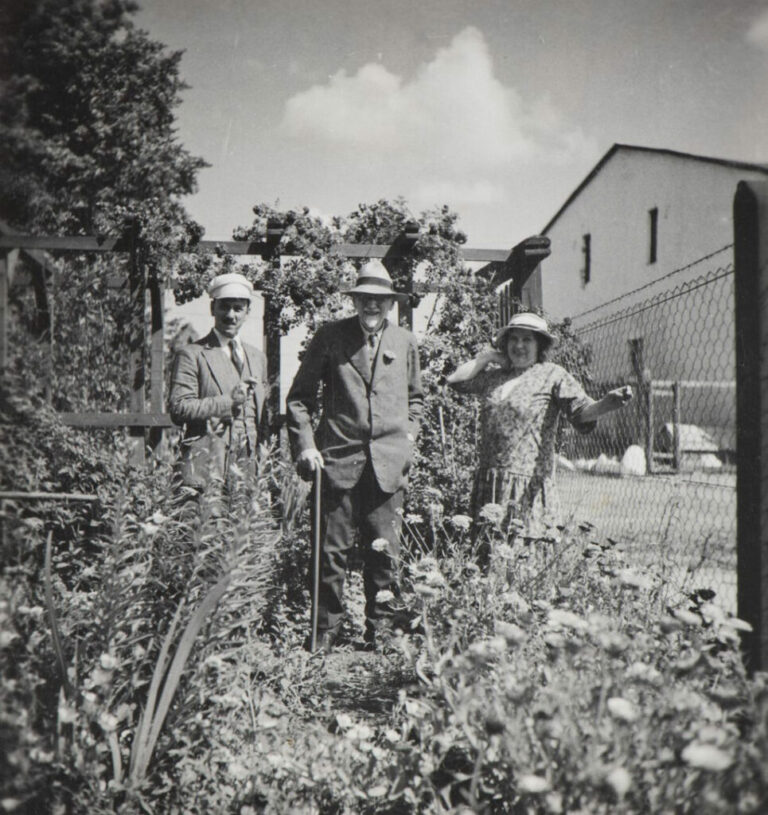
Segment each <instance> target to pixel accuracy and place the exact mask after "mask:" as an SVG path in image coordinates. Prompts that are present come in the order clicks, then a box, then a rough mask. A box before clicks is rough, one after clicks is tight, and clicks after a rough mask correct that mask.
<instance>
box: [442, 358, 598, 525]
mask: <svg viewBox="0 0 768 815" xmlns="http://www.w3.org/2000/svg"><path fill="white" fill-rule="evenodd" d="M453 387H454V388H455V389H456V390H458V391H460V392H462V393H472V394H476V395H478V396H481V397H483V399H482V403H481V407H480V441H479V449H478V468H477V471H476V473H475V484H474V492H473V499H472V504H473V512H474V514H475V516H477V514H478V513H479V511H480V509H481V508H482V507H483V506H484V505H485V504H489V503H494V504H500V505H501V506H503V507H504V508H505V510H506V512H505V515H506V519H507V522H508V521H509V520H510V519H512V518H518V519H520V520H522V521H523V522H525V523H526V525H527V527H528V534H532V535H538V534H542V533H543V531H544V529H545V527H546V525H547V524H548V523H552V522H554V521H555V520H556V518H557V514H558V505H557V496H556V493H555V489H554V471H555V441H556V438H557V427H558V422H559V419H560V415H561V414H562V415H563V416H565V418H566V419H567V420H568V421H569V422H570V423H571V424H572V425H573V426H574V427H575V428H576V430H578V431H579V432H581V433H589V432H590V431H591V430H593V429H594V427H595V422H583V421H580V420H579V414H580V413H581V411H582V410H583V409H584V408H585V407H586V406H587V405H591V404H593V400H592V399H590V398H589V397H588V396H587V395H586V393H584V390H583V388H582V387H581V385H580V384H579V383H578V382H577V381H576V379H574V377H573V376H571V374H569V373H568V372H567V371H566V370H565V369H563V368H561V367H560V366H559V365H555V364H554V363H552V362H539V363H537V364H535V365H532V366H531V367H530V368H528V369H527V370H525V371H523V372H522V373H521V374H516V373H514V372H512V371H509V370H506V369H504V368H491V369H486V370H484V371H481V372H480V373H479V374H478V375H477V376H475V377H474V378H472V379H468V380H465V381H464V382H455V383H453Z"/></svg>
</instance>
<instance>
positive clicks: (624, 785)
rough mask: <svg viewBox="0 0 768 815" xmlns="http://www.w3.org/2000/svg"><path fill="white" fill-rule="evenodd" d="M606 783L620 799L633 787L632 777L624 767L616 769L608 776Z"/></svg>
mask: <svg viewBox="0 0 768 815" xmlns="http://www.w3.org/2000/svg"><path fill="white" fill-rule="evenodd" d="M605 782H606V784H608V786H609V787H612V788H613V791H614V792H615V793H616V795H617V796H618V797H619V798H623V797H624V796H625V795H626V794H627V793H628V792H629V788H630V787H631V786H632V776H631V775H630V774H629V773H628V772H627V771H626V770H625V769H624V767H614V768H613V769H612V770H611V771H610V772H609V773H608V774H607V775H606V776H605Z"/></svg>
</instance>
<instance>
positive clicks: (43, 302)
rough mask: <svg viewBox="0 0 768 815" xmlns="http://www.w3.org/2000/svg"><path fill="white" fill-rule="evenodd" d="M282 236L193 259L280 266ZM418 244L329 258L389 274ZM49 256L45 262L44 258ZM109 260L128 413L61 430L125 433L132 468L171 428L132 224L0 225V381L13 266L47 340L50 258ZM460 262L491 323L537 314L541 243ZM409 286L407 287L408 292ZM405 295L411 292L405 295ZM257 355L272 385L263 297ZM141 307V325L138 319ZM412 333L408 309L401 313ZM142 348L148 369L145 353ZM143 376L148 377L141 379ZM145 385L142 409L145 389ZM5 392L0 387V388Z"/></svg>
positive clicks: (349, 250)
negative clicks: (125, 291)
mask: <svg viewBox="0 0 768 815" xmlns="http://www.w3.org/2000/svg"><path fill="white" fill-rule="evenodd" d="M283 232H284V226H283V224H281V223H279V222H277V221H270V222H269V223H268V225H267V234H266V236H265V238H264V239H263V240H260V241H200V242H199V243H198V244H197V245H196V247H195V249H194V250H193V251H195V252H198V253H206V252H209V253H212V252H222V251H223V252H225V253H227V254H230V255H238V256H249V255H250V256H256V257H260V258H262V259H263V260H269V261H272V262H278V263H279V261H280V251H279V244H280V239H281V237H282V235H283ZM418 237H419V229H418V224H415V223H409V224H407V225H406V227H405V229H404V230H403V232H402V233H401V234H400V235H399V236H398V237H397V238H396V239H395V240H394V241H393V242H392V243H391V244H364V243H343V244H339V245H337V246H334V247H333V249H332V251H333V252H334V253H336V254H338V255H342V256H343V257H346V258H349V259H358V260H359V259H363V258H379V259H381V261H382V262H383V263H384V265H385V266H386V267H388V268H389V269H390V271H391V270H393V269H394V268H395V267H396V266H397V264H398V263H401V262H402V261H403V260H404V259H405V258H407V257H408V256H409V254H410V253H411V252H412V250H413V247H414V245H415V243H416V241H417V239H418ZM49 253H50V254H49ZM110 253H117V254H122V255H127V256H128V260H129V263H128V283H129V287H130V297H131V302H132V304H133V309H132V319H131V330H130V335H129V336H130V339H129V353H130V376H131V387H130V409H129V410H128V411H127V412H121V413H118V412H114V413H62V414H61V419H62V421H63V422H64V424H67V425H70V426H72V427H82V428H118V427H125V428H128V431H129V434H130V435H131V437H133V439H134V440H135V444H134V448H133V449H134V457H135V460H136V461H137V462H138V461H142V460H143V459H144V454H145V448H146V441H147V438H146V436H147V434H149V443H150V445H151V446H152V447H154V446H155V445H156V444H157V443H158V442H159V440H160V439H161V437H162V431H163V429H164V428H168V427H172V426H173V425H172V422H171V419H170V416H169V415H168V414H167V413H166V412H165V396H164V393H163V384H164V378H165V373H164V342H165V336H164V332H165V326H164V313H163V298H164V290H163V284H162V281H161V279H160V277H159V275H158V274H157V273H156V270H154V269H148V268H146V266H145V263H144V261H143V257H144V253H143V252H142V251H141V241H140V238H139V234H138V224H137V223H136V222H135V221H133V222H129V224H128V225H127V228H126V230H125V232H124V233H123V234H122V235H119V236H96V235H71V236H66V235H58V236H40V235H23V234H17V233H14V232H13V231H12V230H10V229H9V228H8V226H7V225H6V224H3V223H1V222H0V377H2V381H3V383H4V381H5V371H6V368H7V359H8V294H9V289H10V285H11V282H12V280H13V276H14V271H15V267H16V265H17V263H18V262H19V259H21V260H22V261H23V262H24V265H25V267H26V268H28V269H29V271H30V274H31V279H32V285H33V288H34V292H35V301H36V306H37V320H36V329H35V330H36V333H37V335H38V336H40V337H45V336H46V335H47V334H49V333H50V320H51V316H50V306H49V300H48V289H47V280H48V277H49V276H50V274H51V272H52V270H53V269H54V268H55V267H54V265H53V262H52V260H51V256H52V255H67V254H69V255H82V254H110ZM460 255H461V258H462V260H464V261H466V262H474V263H484V264H485V266H483V267H482V268H481V269H480V270H479V272H478V274H483V275H485V276H488V277H490V278H491V280H492V283H493V284H494V285H495V286H497V287H498V291H499V319H500V320H501V321H504V322H505V321H506V320H507V319H508V317H509V315H510V314H511V309H512V303H513V302H514V301H521V302H522V303H523V304H524V305H527V306H529V307H540V306H541V273H540V269H539V264H540V263H541V261H542V260H544V258H546V257H547V256H548V255H549V239H548V238H546V237H540V236H536V237H532V238H528V239H526V240H524V241H522V242H521V243H519V244H517V246H515V247H514V248H513V249H511V250H509V249H472V248H462V249H461V252H460ZM412 285H413V284H412V281H410V282H409V284H408V287H409V289H411V287H412ZM411 290H412V289H411ZM264 300H265V302H264V352H265V354H266V357H267V368H268V375H269V379H270V382H273V383H277V382H279V376H280V333H279V329H278V326H277V320H276V319H275V317H276V316H277V315H274V314H272V313H271V309H270V302H269V297H268V296H265V297H264ZM147 304H149V315H150V316H149V321H148V324H147V320H146V319H145V315H146V311H147ZM401 314H402V315H403V316H404V317H405V319H406V320H407V322H408V324H409V325H412V316H413V315H412V313H411V308H410V306H406V307H405V309H404V310H401ZM148 340H149V348H150V351H149V365H147V360H146V359H145V356H146V354H145V348H146V346H147V341H148ZM147 368H148V369H149V370H148V371H147ZM147 378H148V380H149V406H148V409H147V400H146V398H145V388H146V384H147ZM4 387H5V386H4V385H3V388H4ZM273 390H274V392H273V408H274V414H273V415H277V409H276V407H277V405H279V394H278V393H277V389H276V388H275V389H273Z"/></svg>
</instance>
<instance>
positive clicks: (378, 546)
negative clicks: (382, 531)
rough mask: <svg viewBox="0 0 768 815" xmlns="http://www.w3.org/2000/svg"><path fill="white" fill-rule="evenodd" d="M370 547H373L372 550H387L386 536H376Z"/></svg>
mask: <svg viewBox="0 0 768 815" xmlns="http://www.w3.org/2000/svg"><path fill="white" fill-rule="evenodd" d="M371 549H373V551H374V552H388V551H389V541H388V540H387V539H386V538H376V540H375V541H374V542H373V543H372V544H371Z"/></svg>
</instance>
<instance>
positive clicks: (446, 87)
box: [282, 27, 586, 180]
mask: <svg viewBox="0 0 768 815" xmlns="http://www.w3.org/2000/svg"><path fill="white" fill-rule="evenodd" d="M282 128H283V130H284V132H286V133H287V134H288V135H290V136H292V137H295V138H297V139H302V140H308V141H309V142H310V144H311V142H312V141H315V142H320V143H323V144H325V145H330V146H336V147H341V148H344V147H346V148H353V149H354V150H355V151H357V152H358V154H361V153H363V154H365V153H368V154H370V155H372V156H374V155H375V157H376V160H377V161H382V160H386V158H387V157H389V158H390V159H391V158H393V157H398V159H399V160H400V161H402V160H403V159H404V157H405V160H406V161H407V162H408V163H409V164H411V165H418V166H420V167H422V168H423V170H424V171H426V172H430V171H431V173H432V174H434V173H436V172H437V171H439V176H438V177H440V178H444V177H445V174H446V173H447V174H448V177H449V179H455V178H456V177H457V176H462V175H466V174H469V173H478V172H479V173H483V174H484V175H486V176H487V177H488V180H490V179H492V178H493V176H492V175H491V173H492V172H494V171H498V170H499V169H500V168H506V167H509V165H512V164H515V163H520V162H523V161H527V160H530V159H531V158H533V157H536V158H537V159H548V158H557V157H558V156H560V155H561V154H562V153H564V152H566V153H570V154H571V155H573V151H574V150H577V151H578V150H581V149H582V148H583V147H584V145H585V144H586V139H585V138H584V136H583V135H582V134H580V133H578V132H571V131H569V129H568V127H567V126H566V124H565V123H564V122H562V121H561V119H560V117H559V116H558V114H557V113H556V111H554V110H553V109H552V107H551V105H549V106H547V105H544V106H542V104H541V103H537V104H536V106H535V107H533V108H530V109H529V108H526V106H525V104H524V102H523V100H522V98H521V96H520V94H518V92H517V91H516V90H515V89H514V88H508V87H505V86H504V85H503V84H502V83H501V82H500V81H499V80H498V79H497V77H496V76H495V75H494V72H493V64H492V61H491V56H490V53H489V51H488V46H487V44H486V42H485V39H484V38H483V35H482V34H481V33H480V32H479V31H478V30H477V29H476V28H472V27H468V28H465V29H464V30H463V31H461V32H460V33H459V34H457V35H456V37H454V39H453V40H452V41H451V43H450V44H449V45H448V47H446V48H443V49H440V50H439V51H438V52H437V53H436V54H435V56H434V58H433V59H432V60H431V61H430V62H427V63H425V64H423V65H422V66H421V67H420V69H419V70H418V71H417V72H416V74H415V76H414V77H413V79H411V80H410V81H407V82H406V81H404V80H403V78H402V77H400V76H397V75H395V74H393V73H391V72H390V71H389V70H387V68H386V67H384V66H383V65H380V64H378V63H368V64H366V65H364V66H363V67H362V68H360V70H359V71H358V72H357V74H355V75H354V76H348V75H347V74H346V73H345V72H343V71H340V72H339V73H337V74H334V75H333V76H332V77H331V78H330V80H329V81H328V82H327V83H326V84H323V85H315V86H314V87H312V88H310V89H309V90H306V91H302V92H301V93H298V94H296V95H295V96H293V97H292V98H291V99H289V100H288V102H287V104H286V108H285V115H284V118H283V122H282ZM305 143H306V142H305Z"/></svg>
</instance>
